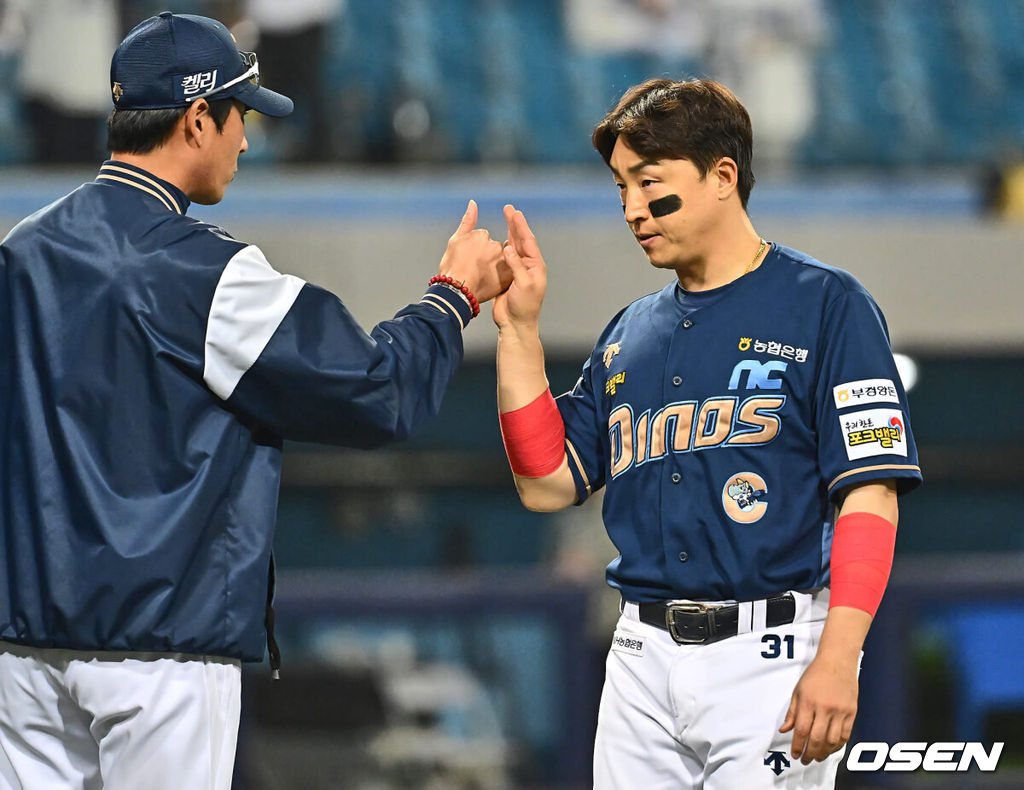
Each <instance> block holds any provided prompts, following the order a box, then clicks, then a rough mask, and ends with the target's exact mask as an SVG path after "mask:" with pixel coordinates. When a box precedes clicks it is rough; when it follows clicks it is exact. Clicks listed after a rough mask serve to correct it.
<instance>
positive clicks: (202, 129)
mask: <svg viewBox="0 0 1024 790" xmlns="http://www.w3.org/2000/svg"><path fill="white" fill-rule="evenodd" d="M213 125H214V124H213V119H212V118H211V117H210V104H209V102H207V101H206V99H196V100H195V101H194V102H192V103H191V104H190V105H189V106H188V109H187V110H185V140H186V141H187V142H188V143H189V145H190V146H192V147H194V148H200V147H202V145H203V142H204V138H205V136H206V134H205V133H206V132H207V131H208V130H209V129H210V128H211V127H212V126H213Z"/></svg>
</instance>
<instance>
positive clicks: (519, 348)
mask: <svg viewBox="0 0 1024 790" xmlns="http://www.w3.org/2000/svg"><path fill="white" fill-rule="evenodd" d="M547 388H548V377H547V374H546V372H545V370H544V347H543V346H542V345H541V342H540V334H539V333H538V331H537V326H536V324H534V325H532V326H514V325H508V326H503V327H501V328H499V330H498V411H499V412H501V413H505V412H509V411H513V410H515V409H521V408H522V407H523V406H526V405H527V404H528V403H530V402H531V401H533V400H534V399H535V398H536V397H537V396H538V395H541V394H542V393H543V392H544V390H546V389H547Z"/></svg>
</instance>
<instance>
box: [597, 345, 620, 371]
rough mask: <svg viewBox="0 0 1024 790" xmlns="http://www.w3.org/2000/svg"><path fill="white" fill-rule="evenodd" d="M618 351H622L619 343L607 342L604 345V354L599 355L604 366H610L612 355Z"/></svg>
mask: <svg viewBox="0 0 1024 790" xmlns="http://www.w3.org/2000/svg"><path fill="white" fill-rule="evenodd" d="M620 351H622V344H621V343H609V344H608V345H607V346H606V347H605V349H604V354H603V355H602V356H601V359H603V360H604V366H605V368H610V367H611V366H612V357H614V356H616V355H617V354H618V353H619V352H620Z"/></svg>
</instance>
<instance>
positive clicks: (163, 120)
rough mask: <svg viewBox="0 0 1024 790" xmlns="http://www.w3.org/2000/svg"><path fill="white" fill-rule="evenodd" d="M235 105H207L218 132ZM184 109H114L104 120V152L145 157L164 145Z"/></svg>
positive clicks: (224, 102) (219, 102)
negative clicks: (105, 131) (105, 142)
mask: <svg viewBox="0 0 1024 790" xmlns="http://www.w3.org/2000/svg"><path fill="white" fill-rule="evenodd" d="M234 103H235V100H234V99H218V100H217V101H212V102H210V117H211V118H212V119H213V123H214V125H215V126H216V127H217V131H218V132H219V131H221V130H222V129H223V128H224V124H225V123H226V122H227V120H228V116H229V115H230V114H231V107H232V105H233V104H234ZM187 109H188V108H187V107H170V108H168V109H163V110H113V111H112V112H111V113H110V115H109V116H108V117H107V150H108V151H120V152H123V153H128V154H148V153H149V152H150V151H152V150H154V149H156V148H159V147H160V146H161V145H163V144H164V143H165V142H167V140H168V138H169V137H170V136H171V132H173V131H174V127H175V126H176V125H177V123H178V121H179V120H180V118H181V116H183V115H184V114H185V111H186V110H187Z"/></svg>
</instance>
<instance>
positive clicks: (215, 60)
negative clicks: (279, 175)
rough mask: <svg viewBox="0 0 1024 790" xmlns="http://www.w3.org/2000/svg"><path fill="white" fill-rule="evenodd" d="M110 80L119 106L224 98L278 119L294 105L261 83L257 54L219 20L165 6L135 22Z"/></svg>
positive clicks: (160, 105) (113, 62)
mask: <svg viewBox="0 0 1024 790" xmlns="http://www.w3.org/2000/svg"><path fill="white" fill-rule="evenodd" d="M110 83H111V85H110V90H111V94H112V96H113V99H114V107H115V108H116V109H119V110H157V109H162V108H165V107H187V106H188V105H189V104H191V103H192V102H193V101H195V100H196V99H210V100H216V99H227V98H233V99H237V100H238V101H240V102H241V103H242V104H244V105H245V106H246V107H249V108H250V109H253V110H256V111H257V112H261V113H263V114H264V115H273V116H275V117H278V118H280V117H282V116H285V115H288V114H289V113H290V112H291V111H292V109H293V108H294V104H293V103H292V100H291V99H289V98H288V97H287V96H282V95H281V94H280V93H275V92H274V91H271V90H267V89H266V88H263V87H261V86H260V65H259V61H257V60H256V53H254V52H240V51H239V50H238V45H237V44H236V43H235V39H234V37H233V36H232V35H231V33H230V32H228V29H227V28H226V27H224V25H222V24H221V23H220V22H218V21H217V20H215V19H210V18H208V17H205V16H194V15H193V14H172V13H171V12H170V11H164V12H163V13H162V14H160V15H159V16H154V17H150V18H149V19H147V20H146V21H145V22H141V23H139V24H138V25H136V27H135V28H134V29H133V30H132V31H131V32H130V33H129V34H128V35H127V36H126V37H125V39H124V41H122V42H121V44H120V46H119V47H118V48H117V51H116V52H115V53H114V58H113V60H111V62H110Z"/></svg>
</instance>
